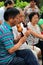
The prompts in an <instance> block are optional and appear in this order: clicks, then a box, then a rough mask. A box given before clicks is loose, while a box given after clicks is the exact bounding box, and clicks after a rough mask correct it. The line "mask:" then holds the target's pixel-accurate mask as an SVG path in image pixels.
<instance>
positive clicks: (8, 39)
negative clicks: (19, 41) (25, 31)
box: [0, 22, 16, 65]
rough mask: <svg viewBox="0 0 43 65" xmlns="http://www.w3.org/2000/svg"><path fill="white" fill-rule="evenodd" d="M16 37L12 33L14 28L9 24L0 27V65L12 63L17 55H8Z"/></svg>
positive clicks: (5, 23)
mask: <svg viewBox="0 0 43 65" xmlns="http://www.w3.org/2000/svg"><path fill="white" fill-rule="evenodd" d="M13 41H14V36H13V33H12V28H11V26H10V25H9V24H7V22H4V23H3V24H2V25H0V64H3V65H4V64H6V63H8V62H10V61H11V60H12V59H13V57H14V56H15V55H16V54H15V53H13V54H10V53H8V49H10V48H12V47H13V46H14V43H13Z"/></svg>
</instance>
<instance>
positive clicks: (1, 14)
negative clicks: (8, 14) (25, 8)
mask: <svg viewBox="0 0 43 65" xmlns="http://www.w3.org/2000/svg"><path fill="white" fill-rule="evenodd" d="M4 12H5V8H4V6H3V7H1V8H0V21H2V22H4Z"/></svg>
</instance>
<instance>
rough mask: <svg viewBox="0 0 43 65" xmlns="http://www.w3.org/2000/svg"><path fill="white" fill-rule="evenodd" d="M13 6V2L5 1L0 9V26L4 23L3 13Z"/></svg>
mask: <svg viewBox="0 0 43 65" xmlns="http://www.w3.org/2000/svg"><path fill="white" fill-rule="evenodd" d="M13 6H14V2H13V0H6V1H5V2H4V6H3V7H1V8H0V24H2V22H4V18H3V15H4V12H5V10H6V9H7V8H10V7H13Z"/></svg>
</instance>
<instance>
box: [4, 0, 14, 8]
mask: <svg viewBox="0 0 43 65" xmlns="http://www.w3.org/2000/svg"><path fill="white" fill-rule="evenodd" d="M8 4H9V5H11V4H13V2H12V1H11V0H6V1H5V3H4V6H5V7H6V6H7V5H8Z"/></svg>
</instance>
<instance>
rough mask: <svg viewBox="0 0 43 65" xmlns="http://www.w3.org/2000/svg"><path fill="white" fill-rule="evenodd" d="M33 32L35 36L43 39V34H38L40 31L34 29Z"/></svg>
mask: <svg viewBox="0 0 43 65" xmlns="http://www.w3.org/2000/svg"><path fill="white" fill-rule="evenodd" d="M31 34H32V35H33V36H34V37H38V38H41V39H43V35H42V34H38V33H36V32H34V31H32V30H31Z"/></svg>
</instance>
